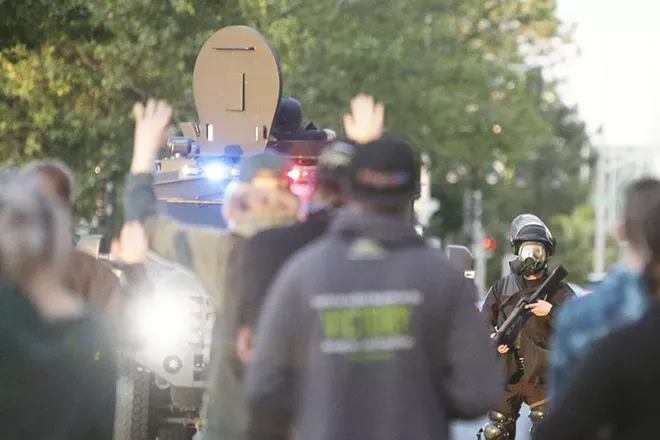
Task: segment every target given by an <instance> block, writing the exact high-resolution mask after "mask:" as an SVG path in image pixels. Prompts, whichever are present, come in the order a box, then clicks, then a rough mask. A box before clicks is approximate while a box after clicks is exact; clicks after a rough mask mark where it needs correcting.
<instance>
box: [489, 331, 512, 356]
mask: <svg viewBox="0 0 660 440" xmlns="http://www.w3.org/2000/svg"><path fill="white" fill-rule="evenodd" d="M496 334H497V332H495V333H492V334H491V335H490V338H491V339H495V335H496ZM508 351H509V346H508V345H507V344H502V345H500V346H498V347H497V352H498V353H499V354H504V353H507V352H508Z"/></svg>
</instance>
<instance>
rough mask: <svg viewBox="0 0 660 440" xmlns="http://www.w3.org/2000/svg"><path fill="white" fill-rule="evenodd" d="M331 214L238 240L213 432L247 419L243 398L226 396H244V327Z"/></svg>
mask: <svg viewBox="0 0 660 440" xmlns="http://www.w3.org/2000/svg"><path fill="white" fill-rule="evenodd" d="M329 218H330V216H329V213H328V211H320V212H317V213H315V214H314V215H311V216H310V217H308V219H307V221H305V222H300V223H295V224H293V225H291V226H285V227H279V228H272V229H266V230H263V231H261V232H258V233H257V234H256V235H254V236H252V237H250V238H248V239H245V240H239V241H237V242H236V244H235V245H234V247H233V249H232V251H231V253H230V256H229V266H228V269H227V284H226V288H225V298H224V300H223V304H224V305H225V313H224V316H223V318H224V319H223V320H222V322H221V323H220V324H219V325H217V326H216V328H215V330H216V333H215V334H214V336H213V337H214V339H216V340H222V341H223V343H222V344H217V346H219V347H222V349H220V350H218V353H214V355H217V356H218V359H217V361H213V362H212V363H211V370H210V372H209V377H210V378H211V379H210V380H211V385H210V388H212V389H217V390H222V394H221V393H217V394H215V395H209V397H208V399H209V401H208V405H207V409H206V414H205V419H206V420H208V424H209V425H211V431H214V429H213V426H214V425H216V424H220V423H221V422H220V421H222V420H227V423H225V424H226V425H229V421H230V420H232V419H233V420H236V419H237V418H240V419H243V417H244V414H245V412H246V409H245V405H244V403H243V400H242V399H240V400H239V399H227V398H223V397H224V396H226V395H227V394H228V393H229V394H231V395H235V396H240V395H242V390H243V363H242V362H241V360H240V359H239V358H238V353H237V352H236V345H235V341H236V337H237V331H238V328H239V327H240V326H242V325H250V326H253V325H256V320H257V318H258V314H259V310H260V308H261V304H262V302H263V300H264V299H265V296H266V292H267V290H268V287H269V286H270V283H271V281H272V280H273V279H274V278H275V275H276V274H277V272H278V270H279V269H280V267H281V266H282V265H283V264H284V262H285V261H286V260H287V259H288V258H289V257H290V256H291V255H293V254H294V253H295V252H296V251H297V250H298V249H300V248H302V247H303V246H304V245H305V244H307V243H309V242H310V241H312V240H313V239H315V238H317V237H318V236H320V235H321V234H323V232H325V230H326V228H327V225H328V223H329ZM203 438H204V439H206V438H211V434H207V433H205V434H204V436H203ZM212 438H215V437H212Z"/></svg>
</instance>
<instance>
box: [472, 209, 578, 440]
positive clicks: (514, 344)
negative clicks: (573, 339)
mask: <svg viewBox="0 0 660 440" xmlns="http://www.w3.org/2000/svg"><path fill="white" fill-rule="evenodd" d="M509 242H510V243H511V247H512V250H513V254H514V255H515V256H516V257H517V258H516V259H515V260H514V261H512V262H511V263H510V264H509V266H510V268H511V274H509V275H507V276H505V277H504V278H502V279H500V280H498V281H497V282H496V283H495V284H494V285H493V286H492V287H491V289H490V290H489V292H488V295H487V296H486V301H485V302H484V305H483V309H482V313H483V314H484V318H485V319H486V321H487V323H488V325H489V326H490V327H491V328H492V329H493V332H495V331H496V330H497V328H498V326H500V325H501V324H502V323H503V322H504V321H505V320H506V318H507V316H508V315H509V314H510V313H511V312H512V310H513V309H514V308H515V306H516V304H517V303H518V301H519V300H520V299H521V298H523V297H525V296H528V295H531V294H532V293H533V292H534V291H535V290H536V289H537V288H538V287H539V286H540V285H541V284H542V283H543V281H544V280H545V278H546V277H547V276H548V274H549V272H548V258H549V257H550V256H551V255H552V254H553V252H554V250H555V246H556V241H555V239H554V237H553V236H552V234H551V233H550V230H549V229H548V227H547V226H546V225H545V224H544V223H543V221H542V220H541V219H540V218H538V217H537V216H535V215H532V214H522V215H519V216H518V217H516V218H515V219H514V220H513V222H512V223H511V229H510V231H509ZM574 297H575V293H574V292H573V291H572V290H571V288H570V287H569V286H568V285H567V284H566V283H560V285H559V288H558V289H557V290H556V291H555V292H554V293H551V294H548V295H546V296H545V297H543V299H540V300H538V301H537V302H536V303H533V304H530V305H528V306H527V309H528V310H529V312H530V313H527V314H525V315H524V316H522V317H521V318H520V320H519V322H518V323H516V325H515V326H514V329H513V331H512V332H511V333H510V335H511V338H510V339H509V340H506V341H504V342H503V343H502V345H500V346H499V347H497V351H498V353H499V354H500V356H501V364H502V367H503V369H504V372H505V374H506V379H507V383H506V392H505V395H504V399H503V401H502V403H501V404H500V406H499V407H498V408H496V409H495V410H493V411H491V412H490V413H489V414H488V419H489V420H488V422H487V423H486V425H484V427H483V428H482V429H481V430H480V431H479V434H478V437H479V438H482V436H483V438H484V439H486V440H504V439H507V440H513V439H515V436H516V421H517V419H518V417H519V415H520V409H521V407H522V404H523V403H526V404H527V405H529V407H530V414H529V417H530V419H531V421H532V429H531V435H532V438H533V435H534V431H535V427H536V426H537V425H538V423H539V422H540V421H541V420H543V417H544V415H545V405H546V399H545V393H544V385H545V376H546V368H547V364H546V363H547V361H546V357H547V354H548V347H549V341H550V336H551V332H552V328H553V320H554V317H555V316H556V310H557V309H556V307H557V306H558V305H560V304H562V303H564V302H565V301H567V300H570V299H572V298H574Z"/></svg>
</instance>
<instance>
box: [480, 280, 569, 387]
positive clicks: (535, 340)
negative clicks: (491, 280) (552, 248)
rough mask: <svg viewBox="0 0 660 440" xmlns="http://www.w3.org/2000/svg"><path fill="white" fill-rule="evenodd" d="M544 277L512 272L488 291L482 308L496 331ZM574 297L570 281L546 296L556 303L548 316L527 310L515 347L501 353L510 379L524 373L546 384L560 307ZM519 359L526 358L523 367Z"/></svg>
mask: <svg viewBox="0 0 660 440" xmlns="http://www.w3.org/2000/svg"><path fill="white" fill-rule="evenodd" d="M544 280H545V277H543V278H540V279H538V280H533V281H530V280H526V279H525V278H523V277H521V276H517V275H514V274H510V275H508V276H506V277H504V278H502V279H500V280H498V281H497V282H495V284H493V287H491V288H490V290H489V291H488V295H487V296H486V301H485V302H484V306H483V309H482V313H483V315H484V318H485V320H486V322H487V324H488V326H489V327H490V328H491V329H492V331H495V328H496V327H499V326H500V325H502V324H503V323H504V321H505V320H506V318H507V317H508V316H509V315H510V314H511V312H512V311H513V309H514V308H515V306H516V304H517V303H518V301H519V300H520V299H521V298H522V297H523V296H529V295H531V294H532V293H533V291H534V290H535V289H536V288H537V287H539V286H540V285H541V284H542V283H543V281H544ZM574 297H575V293H574V292H573V290H572V289H571V288H570V287H569V286H568V284H566V283H561V285H560V288H559V289H558V290H557V291H556V292H555V293H554V294H553V295H551V296H549V297H544V298H542V299H544V300H546V301H548V302H550V303H551V304H552V305H553V307H552V309H551V310H550V313H549V314H548V315H547V316H543V317H539V316H535V315H533V314H532V313H531V312H527V313H525V314H524V315H523V316H522V317H521V318H520V320H519V321H518V324H517V325H516V326H514V332H517V336H516V337H515V339H514V340H513V341H507V342H508V343H509V345H510V346H511V347H512V348H513V350H510V351H509V352H508V353H505V354H503V355H501V361H502V363H503V364H504V371H505V373H506V376H507V378H508V379H509V382H517V381H518V379H520V378H521V376H522V377H523V378H524V379H525V380H527V381H529V382H535V383H538V384H543V383H544V381H545V378H546V370H547V368H548V363H549V359H548V356H549V347H550V339H551V336H552V330H553V327H554V320H555V317H556V316H557V313H558V309H559V307H557V306H559V305H560V304H563V303H564V302H566V301H568V300H570V299H572V298H574ZM521 327H522V328H521ZM518 358H522V359H523V365H522V366H521V364H520V362H519V361H518Z"/></svg>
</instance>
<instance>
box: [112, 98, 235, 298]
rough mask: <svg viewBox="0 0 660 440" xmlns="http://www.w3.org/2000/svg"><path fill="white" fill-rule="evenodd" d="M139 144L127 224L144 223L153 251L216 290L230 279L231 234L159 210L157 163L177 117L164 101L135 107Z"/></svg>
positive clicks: (128, 192) (126, 202) (135, 148)
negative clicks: (186, 222) (177, 219)
mask: <svg viewBox="0 0 660 440" xmlns="http://www.w3.org/2000/svg"><path fill="white" fill-rule="evenodd" d="M134 114H135V141H134V146H133V160H132V162H131V174H130V175H129V176H128V181H127V184H126V193H125V195H124V209H125V217H126V221H129V222H130V221H140V222H142V223H143V224H144V226H145V230H146V233H147V236H148V238H149V246H150V248H151V250H153V251H154V252H156V253H157V254H159V255H160V256H162V257H164V258H167V259H168V260H171V261H174V262H177V263H179V264H182V265H184V266H186V267H188V268H189V269H190V270H192V271H193V272H194V273H195V275H197V276H198V277H199V278H200V280H201V281H202V282H203V283H204V284H205V285H206V287H207V288H209V289H212V290H216V287H217V286H218V285H219V284H222V283H223V282H224V281H223V280H224V275H225V267H226V262H227V258H228V257H229V251H230V249H231V243H232V242H233V241H232V239H231V236H230V235H229V234H228V233H227V232H225V231H220V230H216V229H212V228H206V227H197V226H187V225H182V224H179V223H177V222H175V221H174V220H172V219H171V218H169V217H168V216H166V215H162V214H158V213H157V212H156V195H155V193H154V190H153V186H152V184H153V176H152V174H151V173H152V170H153V164H154V160H155V157H156V153H157V152H158V149H159V148H160V146H161V145H162V144H163V142H164V140H165V132H166V129H167V127H168V124H169V122H170V118H171V116H172V108H171V107H170V106H169V104H167V103H166V102H164V101H158V102H156V101H154V100H149V101H148V102H147V105H146V106H143V105H142V104H141V103H138V104H136V105H135V108H134Z"/></svg>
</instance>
